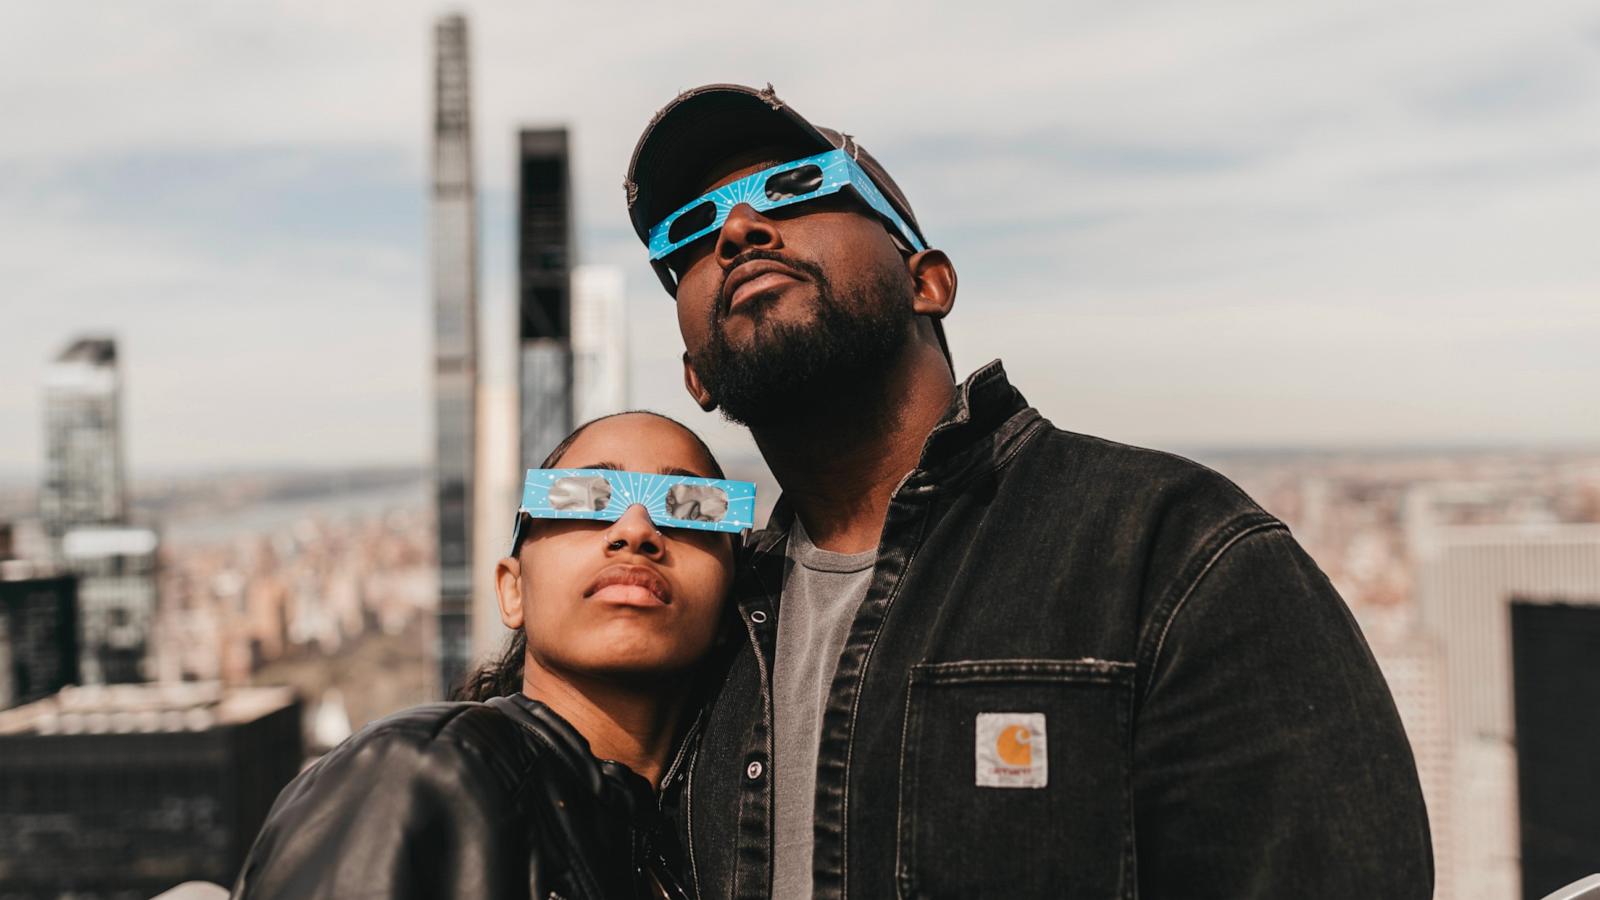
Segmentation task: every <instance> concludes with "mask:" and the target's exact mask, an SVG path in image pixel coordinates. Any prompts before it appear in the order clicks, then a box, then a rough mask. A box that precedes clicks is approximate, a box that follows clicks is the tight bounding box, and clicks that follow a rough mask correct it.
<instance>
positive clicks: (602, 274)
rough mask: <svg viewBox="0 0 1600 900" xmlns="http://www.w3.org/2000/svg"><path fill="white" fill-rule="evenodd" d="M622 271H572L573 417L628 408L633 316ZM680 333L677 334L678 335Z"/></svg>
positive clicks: (605, 268)
mask: <svg viewBox="0 0 1600 900" xmlns="http://www.w3.org/2000/svg"><path fill="white" fill-rule="evenodd" d="M623 285H624V280H623V275H622V270H621V269H618V268H616V267H614V266H594V265H590V266H579V267H577V268H576V269H573V271H572V422H573V425H574V426H577V425H578V424H580V423H583V422H587V421H589V420H590V419H596V418H599V417H600V416H607V415H610V414H612V413H618V412H622V411H623V410H625V409H627V408H628V315H627V305H626V304H627V300H626V297H625V296H624V292H623ZM675 339H676V338H675V337H674V340H675Z"/></svg>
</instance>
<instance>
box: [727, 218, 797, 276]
mask: <svg viewBox="0 0 1600 900" xmlns="http://www.w3.org/2000/svg"><path fill="white" fill-rule="evenodd" d="M782 246H783V237H782V235H780V234H779V233H778V223H777V222H774V221H773V220H772V219H769V218H767V217H766V216H763V215H762V214H761V213H758V212H756V209H755V207H753V206H751V205H750V204H748V203H741V204H739V205H738V206H735V207H734V208H733V209H731V210H729V211H728V218H727V221H725V222H723V223H722V231H721V232H719V233H718V234H717V261H718V262H719V263H721V264H722V266H723V267H724V268H726V267H727V266H728V264H729V263H731V262H733V260H735V259H737V258H738V256H739V254H741V253H743V252H744V251H746V250H749V249H751V248H756V247H759V248H761V249H763V250H776V249H778V248H779V247H782Z"/></svg>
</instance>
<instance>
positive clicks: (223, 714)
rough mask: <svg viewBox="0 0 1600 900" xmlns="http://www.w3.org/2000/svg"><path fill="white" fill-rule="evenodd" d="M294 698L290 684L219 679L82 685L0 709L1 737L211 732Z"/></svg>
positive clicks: (290, 701) (268, 711)
mask: <svg viewBox="0 0 1600 900" xmlns="http://www.w3.org/2000/svg"><path fill="white" fill-rule="evenodd" d="M294 702H295V694H294V691H293V690H291V689H290V688H286V687H235V688H229V687H224V686H223V685H222V684H221V683H220V682H215V681H166V682H152V683H149V684H113V685H82V686H76V687H68V688H64V689H62V690H61V691H60V692H58V693H55V694H52V695H50V696H49V697H45V698H44V699H42V700H35V701H34V702H32V703H28V704H25V705H23V706H19V707H17V708H15V709H8V710H4V711H0V737H3V736H7V735H27V734H34V735H54V734H157V733H162V732H182V731H206V730H209V729H211V728H217V727H220V726H225V725H237V724H242V723H245V722H252V721H254V720H256V719H259V718H261V717H262V716H265V715H268V714H270V713H274V712H277V711H278V710H280V709H283V708H284V707H287V706H290V705H292V704H293V703H294Z"/></svg>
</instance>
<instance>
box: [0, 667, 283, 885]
mask: <svg viewBox="0 0 1600 900" xmlns="http://www.w3.org/2000/svg"><path fill="white" fill-rule="evenodd" d="M300 729H301V725H300V705H299V702H298V701H297V700H296V699H295V698H294V696H293V694H292V692H290V691H289V690H287V689H283V688H244V689H230V690H224V689H223V688H221V687H220V686H218V685H216V684H214V683H212V684H202V683H168V684H149V685H114V686H109V687H105V686H101V687H86V688H68V689H66V690H64V691H62V692H60V693H58V694H55V695H53V696H50V697H47V698H45V699H42V700H37V701H35V702H33V703H30V704H27V705H25V706H20V707H17V708H15V709H11V710H6V711H4V712H0V759H3V760H4V761H5V763H4V765H3V766H0V896H4V897H6V898H8V900H11V898H14V900H59V898H62V897H72V898H75V900H111V898H116V900H123V898H144V897H149V896H152V895H154V894H156V893H158V892H159V891H163V890H166V889H167V888H170V887H172V886H174V885H176V884H178V883H180V882H184V881H189V880H205V881H212V882H216V883H218V884H230V883H232V881H233V879H234V878H235V876H236V875H237V874H238V871H239V867H240V866H241V865H242V864H243V862H244V857H245V854H246V853H247V852H248V851H249V848H250V844H251V842H252V841H253V840H254V839H255V835H256V832H257V831H259V830H260V827H261V823H262V822H263V821H264V820H265V818H266V814H267V810H268V809H269V808H270V807H271V805H272V802H273V800H274V799H275V798H276V797H277V794H278V792H279V791H280V790H282V788H283V786H284V785H285V784H287V783H288V782H289V780H290V779H291V778H293V777H294V775H295V773H296V772H297V771H298V770H299V767H300V763H301V760H302V758H303V750H302V739H301V731H300Z"/></svg>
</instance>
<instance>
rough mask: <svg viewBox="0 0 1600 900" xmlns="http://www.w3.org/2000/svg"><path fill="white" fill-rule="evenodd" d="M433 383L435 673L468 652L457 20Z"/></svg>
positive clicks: (438, 122) (471, 410)
mask: <svg viewBox="0 0 1600 900" xmlns="http://www.w3.org/2000/svg"><path fill="white" fill-rule="evenodd" d="M433 65H434V68H433V71H434V79H433V97H434V107H433V108H434V113H433V313H434V318H433V333H434V347H433V366H434V375H433V386H434V412H435V417H434V419H435V426H436V427H435V438H436V444H435V448H436V454H435V459H434V478H435V493H436V497H437V500H438V516H439V679H440V682H439V684H440V691H441V692H442V693H448V692H449V691H450V690H451V689H452V688H453V687H454V686H455V685H456V684H458V683H459V682H460V681H461V678H462V676H463V675H464V674H465V672H466V669H467V665H468V662H469V660H470V658H471V645H470V634H471V622H470V619H469V616H470V615H471V609H472V608H471V602H470V601H471V597H472V464H473V460H474V458H475V456H476V448H475V435H476V427H477V423H476V403H477V390H478V371H477V370H478V346H477V343H478V342H477V334H478V207H477V193H476V188H475V186H474V183H473V177H472V92H471V84H472V83H471V78H470V72H469V61H468V56H467V20H466V18H465V17H464V16H461V15H448V16H444V17H442V18H441V19H439V21H438V22H437V23H436V24H435V26H434V61H433Z"/></svg>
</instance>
